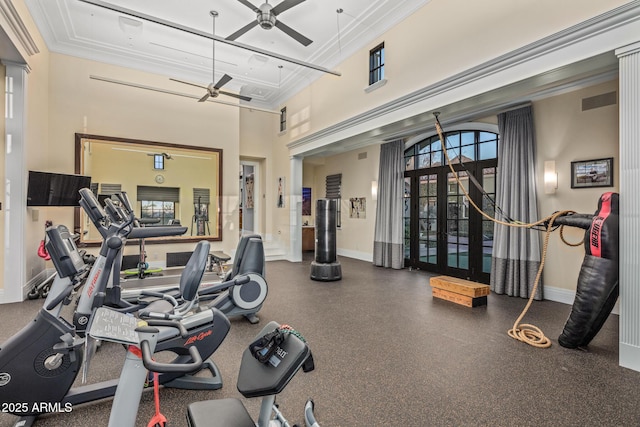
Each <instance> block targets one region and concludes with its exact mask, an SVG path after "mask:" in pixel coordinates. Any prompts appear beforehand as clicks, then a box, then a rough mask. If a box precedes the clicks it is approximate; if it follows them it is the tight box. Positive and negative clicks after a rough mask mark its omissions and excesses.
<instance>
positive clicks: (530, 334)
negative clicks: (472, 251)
mask: <svg viewBox="0 0 640 427" xmlns="http://www.w3.org/2000/svg"><path fill="white" fill-rule="evenodd" d="M434 115H435V117H436V131H437V132H438V136H439V137H440V141H442V145H443V150H442V151H443V153H444V156H445V158H446V159H447V164H448V165H449V169H451V173H452V174H453V177H454V178H455V180H456V182H457V184H458V187H459V188H460V189H461V190H462V192H463V194H464V195H465V197H466V198H467V200H468V201H469V203H470V204H471V205H472V206H473V207H474V209H475V210H476V211H478V213H480V215H482V216H483V217H484V218H486V219H488V220H490V221H493V222H494V223H496V224H500V225H504V226H507V227H518V228H533V227H536V226H539V225H542V224H545V223H546V224H547V226H546V231H545V236H544V243H543V246H542V257H541V260H540V267H539V268H538V272H537V274H536V278H535V280H534V283H533V289H532V291H531V295H530V296H529V300H528V301H527V305H526V306H525V307H524V309H523V310H522V312H521V313H520V316H518V318H517V319H516V321H515V322H514V324H513V327H512V328H511V329H509V330H508V331H507V333H508V334H509V336H510V337H511V338H514V339H516V340H518V341H521V342H525V343H527V344H529V345H531V346H534V347H539V348H549V347H551V341H550V340H549V338H547V337H546V336H545V335H544V332H542V330H541V329H540V328H538V327H537V326H535V325H532V324H529V323H522V324H521V323H520V321H521V320H522V318H523V317H524V316H525V315H526V314H527V311H528V310H529V307H531V304H532V303H533V298H534V297H535V294H536V291H537V290H538V284H539V283H540V278H541V277H542V269H543V268H544V263H545V260H546V257H547V248H548V246H549V237H550V236H551V232H552V231H554V229H553V223H554V221H555V220H556V218H558V217H560V216H563V215H569V214H574V213H575V212H574V211H569V210H565V211H558V212H555V213H553V214H552V215H549V216H547V217H545V218H543V219H541V220H539V221H535V222H530V223H523V222H520V221H512V222H507V221H502V220H499V219H497V218H494V217H493V216H491V215H489V214H488V213H486V212H484V211H483V210H482V208H480V207H479V206H478V205H477V204H476V203H475V202H474V201H473V199H472V198H471V196H469V192H468V191H467V189H466V188H465V187H464V185H463V184H462V181H460V177H459V176H458V173H457V172H456V171H455V169H454V168H453V164H452V163H451V160H450V159H449V154H448V152H447V146H446V139H445V137H444V134H443V131H442V127H441V126H440V121H439V120H438V113H434ZM563 231H564V225H562V226H560V239H561V240H562V242H563V243H565V244H566V245H568V246H572V247H576V246H580V245H582V242H579V243H570V242H568V241H567V240H565V238H564V233H563Z"/></svg>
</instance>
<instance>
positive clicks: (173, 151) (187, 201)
mask: <svg viewBox="0 0 640 427" xmlns="http://www.w3.org/2000/svg"><path fill="white" fill-rule="evenodd" d="M75 138H76V159H75V160H76V171H75V172H76V173H77V174H81V175H88V176H91V190H92V191H93V192H94V194H96V195H97V196H98V200H100V202H101V203H102V204H103V205H104V199H105V198H113V195H114V194H115V193H118V192H121V191H126V193H127V195H128V196H129V199H130V200H131V202H132V204H133V206H134V209H135V214H136V217H138V218H141V219H143V220H144V221H143V222H146V223H149V224H158V225H171V224H180V225H182V226H184V227H188V230H187V232H186V233H185V234H184V235H183V236H180V237H170V238H169V237H166V238H162V237H161V238H154V239H149V242H150V243H151V242H153V241H156V242H158V243H169V242H184V241H197V240H203V239H207V240H222V218H221V202H222V150H221V149H216V148H205V147H192V146H187V145H179V144H167V143H161V142H153V141H142V140H134V139H126V138H117V137H109V136H100V135H87V134H79V133H78V134H76V136H75ZM78 211H79V213H78V214H77V215H76V219H75V221H76V224H75V229H76V230H78V232H79V233H80V236H81V237H80V239H81V243H84V244H88V245H91V244H97V243H100V242H101V240H102V237H101V236H100V234H99V233H98V230H97V229H96V228H95V226H94V225H93V223H91V221H90V220H89V218H88V217H87V215H86V214H85V213H84V212H83V211H82V209H79V210H78ZM148 226H152V225H148Z"/></svg>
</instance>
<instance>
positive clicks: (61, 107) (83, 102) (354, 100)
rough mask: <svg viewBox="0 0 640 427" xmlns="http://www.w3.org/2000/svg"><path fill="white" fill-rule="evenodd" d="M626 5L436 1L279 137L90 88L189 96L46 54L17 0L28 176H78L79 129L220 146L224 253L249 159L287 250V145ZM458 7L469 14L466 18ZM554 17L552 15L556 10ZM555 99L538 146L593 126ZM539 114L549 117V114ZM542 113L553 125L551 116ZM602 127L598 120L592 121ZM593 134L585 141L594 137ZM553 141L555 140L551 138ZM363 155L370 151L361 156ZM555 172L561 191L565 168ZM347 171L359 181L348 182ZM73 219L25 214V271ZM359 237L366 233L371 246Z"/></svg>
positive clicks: (174, 104) (225, 111) (211, 110)
mask: <svg viewBox="0 0 640 427" xmlns="http://www.w3.org/2000/svg"><path fill="white" fill-rule="evenodd" d="M627 2H628V1H623V0H610V1H607V2H601V1H598V0H587V1H585V0H567V1H565V2H562V3H561V4H558V2H555V1H552V0H541V1H536V2H533V1H529V2H512V1H510V0H490V1H489V2H484V3H482V4H480V3H477V2H467V1H464V0H447V1H444V0H433V1H431V2H429V3H428V4H427V5H426V6H425V7H423V8H422V9H420V10H418V11H417V12H415V13H414V14H413V15H412V16H410V17H409V18H408V19H407V20H406V21H404V22H403V23H402V24H401V25H399V26H397V27H395V28H393V29H391V30H390V31H388V32H387V33H385V34H384V35H383V36H381V37H380V38H379V39H377V40H374V41H372V42H371V45H370V46H367V47H365V48H363V49H361V50H360V51H358V52H357V53H355V54H354V55H352V56H350V57H348V58H346V59H345V60H344V61H343V62H342V63H341V64H339V65H338V66H337V67H335V68H337V69H338V70H339V71H341V72H342V77H336V76H332V75H323V76H321V77H320V78H318V79H317V80H316V81H314V82H312V83H311V84H310V85H309V86H308V87H307V88H305V89H304V90H302V91H300V92H299V93H297V94H296V95H295V96H293V97H292V98H291V99H289V100H287V101H286V102H285V103H284V104H283V105H286V106H287V109H288V112H289V118H290V119H289V129H288V131H287V132H285V133H283V134H281V135H279V134H277V122H278V118H277V116H275V115H270V114H267V113H261V112H256V111H245V110H238V109H236V108H234V107H229V106H224V105H218V104H213V103H206V104H204V105H203V104H199V103H197V102H196V101H195V100H193V99H187V98H181V97H176V96H172V95H167V94H161V93H155V92H149V91H145V90H142V89H136V88H131V87H125V86H118V85H114V84H110V83H105V82H100V81H95V80H90V79H89V75H91V74H95V75H99V76H105V77H109V78H113V79H118V80H124V81H130V82H135V83H139V84H143V85H148V86H156V87H162V88H167V89H172V90H177V91H184V90H185V89H184V88H183V87H182V86H175V85H176V84H174V83H171V82H169V80H168V79H167V78H166V77H163V76H158V75H153V74H149V73H143V72H139V71H134V70H129V69H124V68H121V67H115V66H111V65H107V64H103V63H99V62H95V61H88V60H81V59H78V58H73V57H69V56H65V55H60V54H49V53H48V51H47V49H46V46H45V45H44V43H43V42H42V40H41V38H40V37H39V34H38V32H37V30H35V27H34V26H33V23H32V22H31V19H30V17H29V16H28V12H27V11H26V8H25V7H24V2H23V0H18V1H17V2H14V3H16V7H17V8H18V10H19V11H20V13H21V16H23V19H24V20H25V23H26V24H27V26H28V28H29V29H30V32H31V33H32V35H34V36H35V37H36V39H37V40H36V42H37V43H38V46H39V48H40V50H41V53H40V54H38V55H35V56H34V57H32V58H30V66H31V72H30V74H29V77H28V79H29V87H28V124H27V127H28V134H27V141H26V143H27V158H28V165H27V167H26V169H38V170H49V171H54V172H66V173H70V172H73V135H74V134H75V133H76V132H82V133H91V134H99V135H111V136H120V137H127V138H135V139H144V140H155V141H162V142H169V143H179V144H185V145H195V146H204V147H216V148H222V149H223V195H224V201H223V207H222V211H223V212H222V213H223V238H224V241H223V242H222V243H220V244H218V245H215V246H217V247H216V248H217V249H222V250H226V251H231V250H233V249H234V248H235V243H236V241H237V225H238V218H237V216H238V212H237V206H238V179H237V176H238V166H237V165H238V162H239V159H240V157H241V156H242V157H243V158H255V159H258V161H260V162H261V163H262V164H263V165H264V168H263V171H262V173H263V174H264V180H263V188H262V192H263V194H264V201H265V203H264V206H265V209H264V218H263V221H264V223H265V231H266V233H268V234H269V233H270V234H272V235H273V237H274V238H275V239H276V240H279V241H280V242H281V243H282V244H283V245H285V246H288V245H289V233H290V207H291V200H288V199H287V200H286V201H285V203H286V208H285V209H277V208H275V203H276V201H275V199H276V194H275V193H276V185H277V184H276V183H277V178H278V177H280V176H284V177H285V178H286V180H287V188H289V185H290V182H288V181H289V179H290V170H291V166H290V159H289V151H288V149H287V148H286V144H288V143H289V142H292V141H295V140H297V139H298V138H300V137H302V136H305V135H309V134H311V133H313V132H317V131H319V130H322V129H324V128H326V127H328V126H331V125H333V124H336V123H338V122H342V121H345V120H347V119H349V118H350V117H353V116H354V115H357V114H359V113H362V112H365V111H370V110H373V109H375V108H376V107H377V106H379V105H381V104H383V103H385V102H388V101H391V100H394V99H397V98H398V97H401V96H402V95H404V94H407V93H410V92H412V91H414V90H417V89H420V88H423V87H426V86H428V85H430V84H433V83H435V82H438V81H440V80H442V79H445V78H447V77H449V76H451V75H453V74H455V73H458V72H461V71H464V70H466V69H469V68H470V67H473V66H475V65H478V64H480V63H482V62H484V61H487V60H489V59H492V58H494V57H496V56H499V55H501V54H504V53H506V52H509V51H511V50H513V49H517V48H519V47H521V46H523V45H526V44H528V43H531V42H533V41H536V40H538V39H540V38H542V37H544V36H547V35H549V34H553V33H555V32H557V31H559V30H562V29H564V28H568V27H570V26H571V25H574V24H576V23H579V22H582V21H585V20H587V19H588V18H590V17H593V16H595V15H598V14H600V13H602V12H605V11H606V10H610V9H613V8H615V7H617V6H619V5H622V4H624V3H627ZM461 10H464V11H465V13H460V11H461ZM550 10H553V13H549V11H550ZM532 23H535V25H532ZM469 34H472V36H470V35H469ZM505 34H508V37H506V36H505ZM381 41H384V42H385V46H387V65H386V77H387V78H388V83H387V84H386V85H385V86H383V87H381V88H379V89H377V90H375V91H373V92H371V93H368V94H367V93H365V92H364V90H363V89H364V88H365V87H366V85H367V68H366V67H367V62H368V61H367V55H368V50H369V49H370V48H372V47H374V46H375V45H376V44H377V43H379V42H381ZM554 102H561V101H552V100H546V101H540V102H538V103H536V104H535V105H534V107H535V108H534V111H535V114H536V122H537V126H538V127H540V129H539V130H538V136H539V140H540V141H542V139H543V138H542V136H543V135H544V133H545V132H547V131H549V129H551V128H549V127H546V125H545V123H546V122H547V121H549V122H553V124H554V126H557V127H562V126H568V123H574V122H576V121H577V122H580V121H584V122H586V124H587V125H591V124H593V123H594V121H593V120H587V119H586V117H587V115H586V114H582V115H581V114H578V113H575V112H570V111H568V110H565V109H564V108H560V107H557V108H558V111H557V114H558V116H557V117H551V116H552V115H551V114H550V113H546V111H547V107H548V108H554V106H553V105H552V104H553V103H554ZM549 103H551V105H550V104H549ZM611 108H613V107H611ZM543 109H544V111H545V113H542V110H543ZM616 111H617V109H616ZM598 112H599V110H594V112H592V113H593V114H592V115H594V116H595V115H597V114H598ZM540 114H542V116H541V115H540ZM545 114H548V116H549V117H545ZM565 114H567V115H569V116H571V119H570V120H569V121H568V122H565V121H564V120H563V115H565ZM589 114H591V113H589ZM598 120H600V118H599V117H598V118H597V119H596V122H597V121H598ZM576 127H577V129H578V130H583V129H584V127H581V126H580V124H577V125H576ZM616 129H617V128H616V127H615V126H614V128H613V129H612V132H617V130H616ZM594 131H595V129H594ZM549 132H550V131H549ZM585 133H586V134H587V135H589V133H588V132H586V131H585ZM556 135H557V134H556ZM547 140H549V139H548V138H545V139H544V141H547ZM616 141H617V136H616ZM541 143H543V142H541ZM597 147H598V146H597V143H594V146H593V147H592V152H593V153H594V154H596V152H597V151H598V148H597ZM371 150H373V151H371ZM574 150H575V151H574V153H573V154H571V150H570V149H567V151H566V152H564V153H560V154H559V155H561V156H566V157H563V159H565V160H563V161H570V158H580V157H583V154H584V155H586V154H587V153H588V152H587V151H584V150H583V149H582V147H581V146H577V147H576V148H575V149H574ZM356 151H357V152H362V151H365V149H362V150H356ZM366 151H367V152H368V158H367V160H368V161H372V159H373V158H375V157H376V156H377V150H374V149H372V148H367V149H366ZM374 151H375V153H374ZM357 152H352V153H348V154H345V155H343V156H336V157H335V158H332V159H331V161H330V162H327V163H325V165H324V166H318V167H316V168H317V172H316V173H317V174H323V176H324V174H326V172H328V171H330V170H331V172H330V173H333V171H334V170H335V171H337V169H341V168H343V167H344V168H345V169H349V168H351V167H353V166H354V164H353V161H352V160H353V159H351V161H350V160H349V156H350V155H351V156H353V155H355V154H357ZM543 153H544V154H547V153H548V155H549V156H551V155H553V154H554V153H553V151H552V150H547V151H545V149H543V148H542V147H541V149H540V152H539V157H538V159H539V161H542V159H543V157H542V156H543ZM590 156H591V154H589V157H590ZM597 157H604V156H601V155H598V156H597ZM558 165H559V172H560V173H561V174H560V182H561V183H562V182H563V181H562V180H563V177H562V173H563V172H562V171H561V170H560V162H558ZM353 169H354V170H353V171H351V170H349V171H348V173H347V172H344V171H342V172H343V174H344V175H343V182H344V183H345V185H346V186H345V187H344V190H345V200H346V199H348V198H349V197H363V196H364V197H368V200H369V199H370V185H371V180H372V179H374V178H372V175H377V164H376V165H375V166H374V167H372V168H371V169H367V170H365V171H363V172H362V177H360V178H358V179H357V182H358V184H355V182H356V179H354V178H353V177H354V176H356V174H358V173H360V172H357V170H359V166H358V164H355V167H353ZM352 172H353V173H352ZM565 173H566V172H565ZM347 175H348V176H350V177H351V178H352V180H350V181H349V182H348V183H347V181H346V178H347ZM25 177H26V170H25ZM25 179H26V178H25ZM322 179H324V178H322ZM314 181H315V185H314V186H313V188H314V191H313V193H314V199H315V198H317V196H318V195H319V193H318V191H317V187H318V186H322V187H320V188H323V185H324V183H323V182H319V178H318V177H317V176H316V179H315V180H314ZM575 191H576V192H578V194H580V196H576V197H577V198H579V199H580V201H576V206H578V205H579V206H580V209H587V210H588V211H590V210H593V209H594V207H593V206H590V205H592V204H593V202H592V200H595V197H596V196H594V195H593V194H591V195H590V196H586V195H587V194H588V193H589V192H591V193H593V192H594V191H593V190H575ZM558 200H559V198H558ZM563 200H564V199H563ZM557 204H558V203H556V205H557ZM551 206H553V208H556V207H557V206H554V203H551V202H549V204H548V205H547V203H546V201H545V200H544V199H541V209H548V208H550V207H551ZM343 209H344V207H343ZM34 211H35V212H34ZM370 212H371V213H372V212H373V207H372V206H371V204H369V203H368V206H367V214H368V215H367V219H366V220H358V221H357V222H355V223H351V222H350V221H348V222H345V220H348V218H345V216H344V214H343V230H342V231H341V233H342V234H341V237H339V245H341V244H343V245H344V247H342V246H340V247H341V248H342V249H344V250H347V251H353V252H354V253H365V254H366V253H368V251H369V250H370V248H371V245H372V243H371V242H372V241H373V237H372V236H373V234H372V226H371V225H370V224H372V221H373V215H371V214H369V213H370ZM72 218H73V214H72V210H71V209H69V208H46V209H35V210H31V209H30V210H29V211H28V223H27V230H26V232H25V239H26V245H25V251H26V258H27V265H28V266H29V265H32V266H35V267H28V268H27V275H30V274H33V272H35V273H37V271H40V270H41V269H42V268H41V267H40V265H42V261H40V260H39V259H38V258H36V257H35V249H36V248H37V244H38V243H39V241H40V239H41V238H42V237H41V236H42V232H43V224H44V220H45V219H52V220H53V221H54V222H55V223H66V224H70V223H71V222H72ZM360 221H362V222H360ZM351 230H354V234H353V236H357V237H354V239H353V240H357V242H352V241H351V240H352V239H351V234H350V233H351ZM355 230H358V231H360V233H358V232H356V231H355ZM363 233H368V235H366V238H365V237H364V236H363ZM183 246H184V247H183V248H177V247H176V248H172V250H188V249H189V246H191V245H188V244H186V245H183ZM367 248H369V249H367ZM149 250H150V252H152V253H151V255H152V257H156V258H161V257H162V256H163V255H161V253H164V250H165V249H164V248H162V247H158V246H155V247H150V248H149ZM578 258H579V257H578ZM548 279H549V280H548V283H549V284H551V285H553V286H561V285H560V283H557V282H564V280H562V278H560V279H555V278H553V277H549V278H548Z"/></svg>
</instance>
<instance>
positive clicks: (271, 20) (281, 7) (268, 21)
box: [226, 0, 313, 46]
mask: <svg viewBox="0 0 640 427" xmlns="http://www.w3.org/2000/svg"><path fill="white" fill-rule="evenodd" d="M238 1H239V2H240V3H242V4H243V5H245V6H247V7H248V8H249V9H251V10H253V11H254V12H255V13H256V15H257V17H256V20H255V21H252V22H250V23H249V24H247V25H245V26H244V27H242V28H240V29H239V30H238V31H236V32H235V33H233V34H231V35H230V36H228V37H226V39H227V40H235V39H237V38H238V37H240V36H241V35H243V34H244V33H246V32H247V31H249V30H250V29H252V28H253V27H255V26H256V25H260V26H261V27H262V28H264V29H265V30H270V29H272V28H273V27H276V28H278V29H279V30H281V31H282V32H284V33H286V34H287V35H288V36H290V37H292V38H294V39H295V40H296V41H298V42H299V43H301V44H303V45H304V46H309V45H310V44H311V43H313V40H310V39H308V38H307V37H305V36H303V35H302V34H300V33H299V32H297V31H296V30H294V29H293V28H291V27H289V26H287V25H285V24H283V23H282V21H279V20H278V19H277V16H278V15H279V14H281V13H282V12H284V11H285V10H288V9H291V8H292V7H293V6H297V5H299V4H300V3H302V2H303V1H305V0H284V1H283V2H282V3H280V4H278V5H277V6H275V7H274V6H271V5H270V4H269V0H265V3H264V4H262V5H260V7H256V6H254V5H253V4H251V3H250V2H249V1H248V0H238Z"/></svg>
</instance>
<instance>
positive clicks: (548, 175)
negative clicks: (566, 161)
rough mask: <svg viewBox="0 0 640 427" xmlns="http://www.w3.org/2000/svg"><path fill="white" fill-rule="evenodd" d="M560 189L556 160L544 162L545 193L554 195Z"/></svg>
mask: <svg viewBox="0 0 640 427" xmlns="http://www.w3.org/2000/svg"><path fill="white" fill-rule="evenodd" d="M557 188H558V172H556V162H555V160H548V161H546V162H544V192H545V194H554V193H555V192H556V189H557Z"/></svg>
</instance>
